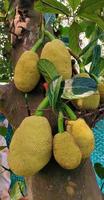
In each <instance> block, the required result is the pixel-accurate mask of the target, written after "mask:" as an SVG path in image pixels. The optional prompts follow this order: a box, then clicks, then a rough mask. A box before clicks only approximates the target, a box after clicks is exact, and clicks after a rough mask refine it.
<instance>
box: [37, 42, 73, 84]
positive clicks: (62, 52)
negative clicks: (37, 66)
mask: <svg viewBox="0 0 104 200" xmlns="http://www.w3.org/2000/svg"><path fill="white" fill-rule="evenodd" d="M41 58H43V59H48V60H49V61H51V62H52V63H53V64H54V65H55V67H56V70H57V72H58V73H59V75H61V76H63V79H64V80H66V79H69V78H71V76H72V66H71V56H70V53H69V52H68V50H67V49H66V47H65V45H64V43H63V42H62V41H61V40H59V39H54V40H52V41H51V42H48V43H46V44H45V46H44V48H43V49H42V52H41Z"/></svg>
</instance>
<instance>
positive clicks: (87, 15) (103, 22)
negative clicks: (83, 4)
mask: <svg viewBox="0 0 104 200" xmlns="http://www.w3.org/2000/svg"><path fill="white" fill-rule="evenodd" d="M79 16H80V17H82V18H84V19H88V20H90V21H92V22H95V23H96V24H97V25H98V26H99V27H100V28H101V29H102V30H104V20H103V19H102V18H101V17H100V16H98V15H97V14H93V13H92V12H91V13H90V12H84V13H81V14H80V15H79Z"/></svg>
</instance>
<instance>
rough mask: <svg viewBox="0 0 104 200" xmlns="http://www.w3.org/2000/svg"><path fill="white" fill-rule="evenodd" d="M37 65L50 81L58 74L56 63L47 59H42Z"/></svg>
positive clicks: (47, 80)
mask: <svg viewBox="0 0 104 200" xmlns="http://www.w3.org/2000/svg"><path fill="white" fill-rule="evenodd" d="M37 66H38V69H39V72H40V73H41V74H42V75H43V77H44V79H45V80H46V82H48V83H50V82H51V81H52V80H53V79H55V78H56V77H57V76H58V73H57V71H56V68H55V66H54V64H53V63H52V62H50V61H49V60H47V59H40V60H39V62H38V65H37Z"/></svg>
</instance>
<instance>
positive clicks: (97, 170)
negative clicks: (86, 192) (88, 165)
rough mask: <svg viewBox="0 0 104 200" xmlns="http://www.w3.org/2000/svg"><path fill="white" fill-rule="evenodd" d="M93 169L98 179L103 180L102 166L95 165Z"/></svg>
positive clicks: (103, 170)
mask: <svg viewBox="0 0 104 200" xmlns="http://www.w3.org/2000/svg"><path fill="white" fill-rule="evenodd" d="M94 169H95V171H96V173H97V175H98V176H99V178H101V179H104V166H103V165H102V164H101V163H95V164H94Z"/></svg>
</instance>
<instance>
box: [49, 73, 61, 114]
mask: <svg viewBox="0 0 104 200" xmlns="http://www.w3.org/2000/svg"><path fill="white" fill-rule="evenodd" d="M63 88H64V81H62V76H59V77H58V78H56V79H55V80H53V81H52V82H51V84H50V85H49V89H48V92H47V95H48V98H49V103H50V106H51V107H52V109H53V110H58V108H59V106H60V100H61V95H62V93H63Z"/></svg>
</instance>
